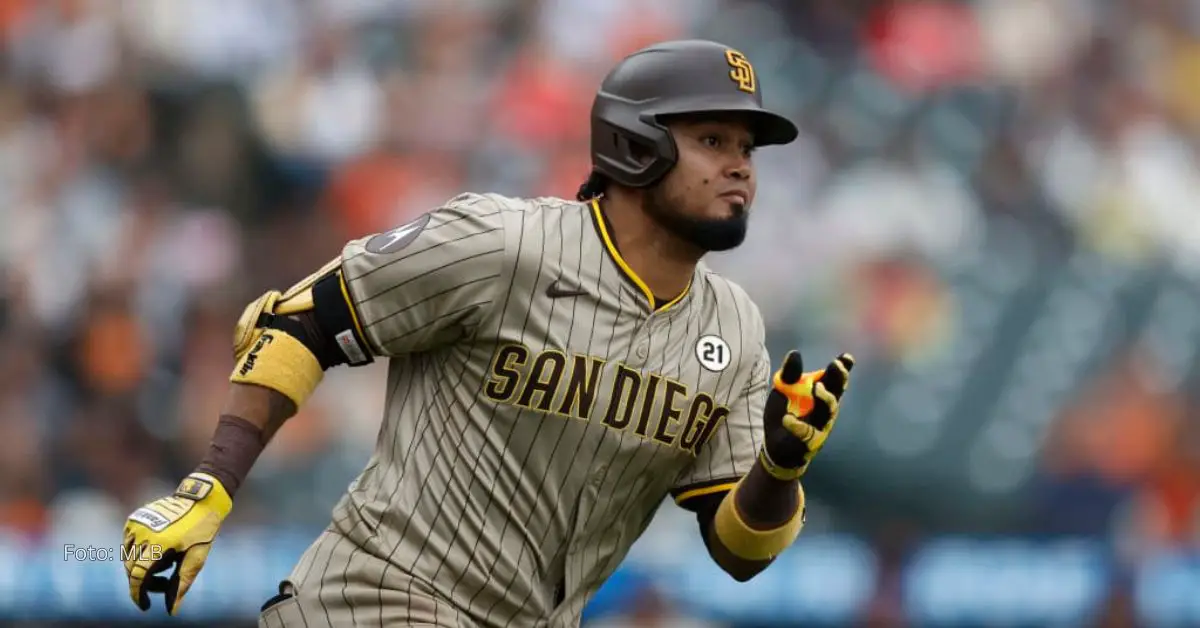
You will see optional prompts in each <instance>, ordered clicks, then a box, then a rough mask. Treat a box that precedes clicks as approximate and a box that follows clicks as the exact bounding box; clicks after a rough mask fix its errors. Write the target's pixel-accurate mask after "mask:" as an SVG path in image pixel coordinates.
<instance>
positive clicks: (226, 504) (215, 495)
mask: <svg viewBox="0 0 1200 628" xmlns="http://www.w3.org/2000/svg"><path fill="white" fill-rule="evenodd" d="M175 496H176V497H183V498H185V499H192V500H195V501H203V502H204V503H205V504H208V505H210V506H212V507H213V508H214V509H216V510H217V512H219V513H221V516H222V517H224V516H225V515H227V514H229V511H230V510H232V509H233V499H232V498H231V497H230V496H229V493H228V492H227V491H226V490H225V487H224V486H223V485H222V484H221V481H220V480H218V479H217V478H216V477H214V476H212V475H209V474H207V473H192V474H191V475H188V476H187V477H186V478H183V481H182V482H180V483H179V488H177V489H175Z"/></svg>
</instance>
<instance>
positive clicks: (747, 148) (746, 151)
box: [742, 142, 755, 157]
mask: <svg viewBox="0 0 1200 628" xmlns="http://www.w3.org/2000/svg"><path fill="white" fill-rule="evenodd" d="M754 149H755V146H754V144H752V143H750V142H747V143H745V144H742V154H743V155H745V156H746V157H752V156H753V155H754Z"/></svg>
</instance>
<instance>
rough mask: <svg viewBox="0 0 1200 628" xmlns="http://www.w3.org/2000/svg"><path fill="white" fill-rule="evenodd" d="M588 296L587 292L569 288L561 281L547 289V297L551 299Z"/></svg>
mask: <svg viewBox="0 0 1200 628" xmlns="http://www.w3.org/2000/svg"><path fill="white" fill-rule="evenodd" d="M585 295H587V290H579V289H577V288H568V287H567V286H565V285H563V284H562V282H561V281H557V280H556V281H555V282H554V283H552V284H550V286H549V287H547V288H546V296H548V297H550V298H551V299H562V298H565V297H582V296H585Z"/></svg>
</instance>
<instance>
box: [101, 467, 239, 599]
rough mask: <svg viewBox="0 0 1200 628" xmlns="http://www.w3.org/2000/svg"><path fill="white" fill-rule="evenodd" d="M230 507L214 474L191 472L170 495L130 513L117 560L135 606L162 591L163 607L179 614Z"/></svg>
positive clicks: (227, 498) (227, 497)
mask: <svg viewBox="0 0 1200 628" xmlns="http://www.w3.org/2000/svg"><path fill="white" fill-rule="evenodd" d="M232 508H233V500H231V499H230V497H229V493H228V492H227V491H226V490H225V487H224V486H222V485H221V483H220V482H219V481H218V480H217V479H216V478H215V477H213V476H211V475H208V474H207V473H193V474H191V475H189V476H187V477H186V478H184V479H183V481H182V482H180V484H179V488H177V489H176V490H175V494H174V495H172V496H170V497H164V498H162V499H159V500H156V501H153V502H150V503H149V504H146V505H145V506H142V507H141V508H138V509H137V510H135V511H133V514H131V515H129V519H128V520H126V522H125V542H124V546H123V553H122V559H123V560H124V562H125V573H126V574H127V575H128V576H129V597H130V598H132V599H133V603H134V604H137V606H138V608H140V609H142V610H143V611H146V610H149V609H150V593H162V594H163V596H164V597H165V599H166V605H167V612H168V613H170V614H171V615H176V614H177V613H178V611H179V605H180V604H181V603H182V602H183V597H184V595H186V594H187V592H188V589H189V588H191V586H192V582H194V581H195V580H196V575H197V574H199V573H200V568H201V567H203V566H204V561H205V560H206V559H207V558H208V552H209V549H210V548H211V547H212V541H213V538H215V537H216V536H217V530H218V529H219V528H220V527H221V522H222V521H224V520H225V517H226V516H228V515H229V511H230V510H231V509H232ZM171 567H175V571H174V573H172V574H171V576H170V577H169V578H168V577H163V576H158V575H156V574H159V573H162V572H165V571H167V570H169V569H170V568H171Z"/></svg>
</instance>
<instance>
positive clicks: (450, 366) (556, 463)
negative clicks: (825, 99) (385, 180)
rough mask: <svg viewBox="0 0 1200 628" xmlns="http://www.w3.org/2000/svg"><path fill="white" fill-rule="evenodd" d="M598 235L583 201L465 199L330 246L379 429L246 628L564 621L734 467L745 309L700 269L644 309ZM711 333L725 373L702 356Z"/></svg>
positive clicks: (747, 451)
mask: <svg viewBox="0 0 1200 628" xmlns="http://www.w3.org/2000/svg"><path fill="white" fill-rule="evenodd" d="M414 224H415V223H414ZM396 233H408V231H402V230H397V232H396ZM606 234H607V230H606V225H605V223H604V222H603V219H602V217H601V216H600V214H599V211H598V208H594V207H589V206H586V205H581V204H578V203H570V202H566V201H563V200H560V199H510V198H505V197H501V196H497V195H463V196H460V197H458V198H456V199H454V200H452V201H451V202H450V203H448V204H447V205H446V206H444V207H442V208H440V209H438V210H436V211H434V212H431V214H430V215H429V219H428V221H427V222H426V223H424V228H423V230H420V232H419V233H415V230H414V237H412V238H411V239H408V240H406V241H405V242H404V243H403V244H402V245H400V246H396V247H394V250H393V249H389V248H387V247H383V248H382V249H380V247H378V246H375V247H369V246H368V243H369V242H370V241H371V239H369V238H364V239H363V240H358V241H355V242H351V243H350V244H348V245H347V246H346V248H345V250H344V252H343V265H342V269H343V274H344V276H345V278H346V280H347V281H346V284H347V288H348V291H349V294H350V297H351V299H352V300H353V301H354V304H355V306H356V309H357V312H358V316H359V320H360V322H361V325H362V328H363V333H364V337H365V338H366V339H367V341H368V343H369V344H371V345H372V348H373V350H375V351H376V352H377V353H378V354H379V355H382V356H386V357H388V358H390V363H389V376H388V391H387V401H386V409H385V417H384V421H383V424H382V425H381V428H380V433H379V440H378V443H377V446H376V450H375V452H374V454H373V455H372V457H371V460H370V461H369V462H368V464H367V466H366V468H365V469H364V471H363V472H362V474H361V475H360V476H359V477H358V478H357V479H356V480H355V481H354V483H353V484H352V485H351V486H350V490H349V491H348V492H347V494H346V495H345V496H344V497H343V498H342V500H341V501H340V502H339V503H338V505H337V507H336V508H335V510H334V513H333V522H332V524H331V525H330V527H329V529H328V530H327V531H326V532H325V533H324V534H323V535H322V536H321V537H320V538H319V539H318V540H317V541H316V542H315V543H314V544H313V545H312V546H311V547H310V548H309V549H308V551H306V552H305V554H304V556H303V557H302V558H301V560H300V561H299V563H298V564H297V565H296V567H295V569H294V570H293V571H292V573H291V575H290V576H289V580H290V581H291V582H292V583H294V585H295V588H296V591H297V596H296V598H294V599H293V600H288V601H285V602H283V603H281V604H279V605H277V606H276V607H273V608H272V609H268V610H267V611H265V612H264V613H263V621H264V622H269V623H270V625H278V624H279V623H282V625H285V626H303V625H308V626H323V625H338V626H341V625H359V626H362V625H365V626H373V625H389V626H391V625H436V626H465V627H473V626H481V627H482V626H488V627H492V626H575V625H578V622H579V617H580V613H581V612H582V610H583V607H584V605H585V604H586V603H587V601H588V600H589V599H590V597H591V595H592V594H593V593H594V592H595V590H596V589H597V588H598V587H599V585H600V584H601V583H602V582H603V581H604V580H605V579H606V578H607V577H608V576H609V575H611V573H612V572H613V570H615V569H616V567H617V566H618V565H619V564H620V562H621V560H622V559H623V558H624V556H625V555H626V553H627V551H628V549H629V547H630V546H631V545H632V544H633V542H634V541H635V540H636V539H637V538H638V536H640V535H641V533H642V532H643V531H644V530H645V528H646V526H647V525H648V524H649V522H650V520H651V518H652V517H653V515H654V512H655V511H656V510H657V508H658V507H659V505H660V504H661V503H662V502H663V500H664V499H665V498H667V497H668V496H669V495H675V496H676V497H677V498H680V499H687V498H688V497H689V496H693V495H697V494H703V493H705V492H706V491H707V492H713V491H716V490H722V487H723V486H724V485H726V484H727V483H729V482H731V481H734V480H736V479H737V478H738V477H740V476H741V475H742V474H744V473H745V472H746V471H747V470H748V469H749V468H750V467H751V465H752V464H753V462H754V457H755V454H756V453H757V448H758V445H759V444H760V442H761V434H760V429H761V424H760V417H759V412H760V410H761V407H762V403H763V401H764V399H765V394H766V386H767V384H768V374H769V368H768V366H769V362H767V361H766V355H765V350H764V349H763V344H762V343H763V327H762V322H761V319H760V317H759V315H758V311H757V309H756V308H755V306H754V305H753V304H752V303H751V302H750V300H749V298H748V297H747V296H746V295H745V293H743V292H742V291H741V289H740V288H738V287H737V286H735V285H733V284H731V283H729V282H728V281H726V280H724V279H722V278H720V277H718V276H717V275H715V274H714V273H712V272H711V271H709V270H707V269H706V268H705V267H704V266H703V265H700V266H699V267H698V268H697V270H696V273H695V275H694V277H693V280H692V284H691V287H690V289H689V291H688V292H687V293H686V294H685V295H684V296H683V297H682V298H681V299H678V300H677V301H676V302H674V303H673V304H671V305H670V306H669V307H665V308H660V309H659V310H658V311H654V310H653V307H652V306H651V302H650V300H649V299H648V298H647V294H646V291H645V289H644V286H643V285H642V284H641V283H640V280H638V279H637V278H636V276H633V275H632V271H629V270H628V268H627V267H625V266H624V262H623V261H622V260H621V258H620V253H619V251H616V250H615V247H613V246H611V243H610V242H609V241H608V239H607V236H606ZM373 250H374V251H378V250H383V251H385V252H383V253H379V252H372V251H373ZM552 284H556V285H557V286H558V288H559V289H561V290H566V291H568V292H571V291H576V290H578V291H583V292H584V294H582V295H567V296H558V297H552V296H551V295H549V294H547V290H548V288H549V287H550V286H551V285H552ZM708 335H716V336H719V337H720V339H721V340H723V341H724V343H725V345H726V347H725V348H724V349H722V351H727V352H728V353H727V354H725V353H722V354H720V355H721V356H722V357H723V358H724V360H723V361H724V362H726V363H727V367H726V368H724V369H716V370H709V369H707V368H705V367H704V366H703V365H702V364H701V361H700V359H699V357H698V351H697V346H698V344H699V343H700V342H701V338H702V337H705V336H708ZM710 366H712V364H711V363H710ZM685 505H686V502H685ZM302 612H303V615H301V613H302ZM276 619H278V621H276ZM260 625H266V624H260Z"/></svg>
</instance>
